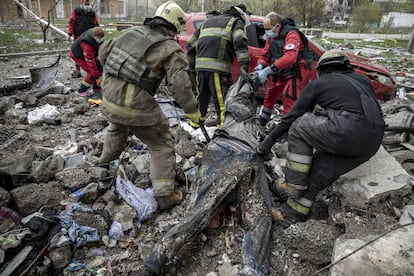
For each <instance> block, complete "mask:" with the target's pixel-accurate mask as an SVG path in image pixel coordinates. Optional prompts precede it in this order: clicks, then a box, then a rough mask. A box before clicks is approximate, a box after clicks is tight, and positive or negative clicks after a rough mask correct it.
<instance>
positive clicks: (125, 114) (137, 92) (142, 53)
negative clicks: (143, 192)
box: [99, 1, 200, 209]
mask: <svg viewBox="0 0 414 276" xmlns="http://www.w3.org/2000/svg"><path fill="white" fill-rule="evenodd" d="M185 20H186V16H185V13H184V11H183V10H182V9H181V7H180V6H179V5H177V4H176V3H175V2H173V1H168V2H166V3H164V4H162V5H161V6H159V7H158V9H157V10H156V12H155V14H154V17H152V18H146V19H145V20H144V24H143V25H142V26H137V27H133V28H131V29H128V31H126V32H124V33H123V34H122V35H121V36H119V37H118V38H115V39H112V40H109V41H107V42H105V43H104V44H103V45H102V46H101V49H100V51H99V56H100V58H101V61H102V63H103V64H104V69H105V70H104V80H103V82H102V89H103V91H102V93H103V113H104V114H105V116H106V117H107V118H108V120H109V121H110V126H109V129H108V132H107V136H106V138H105V142H104V147H103V152H102V154H101V156H100V163H101V164H104V163H107V162H109V161H111V160H114V159H117V158H118V157H119V154H120V153H121V152H122V150H123V149H124V147H125V146H126V142H127V138H128V134H129V133H130V132H132V133H133V134H134V135H135V136H136V137H138V138H139V139H140V140H141V141H142V142H143V143H145V144H146V145H147V146H148V148H149V149H150V152H151V170H150V178H151V182H152V186H153V188H154V196H155V198H156V199H157V202H158V205H159V208H160V209H167V208H170V207H173V206H174V205H177V204H179V203H180V202H181V201H182V200H183V197H184V193H185V190H183V189H181V187H180V189H178V188H177V187H176V185H175V184H176V183H175V176H176V158H175V153H174V139H173V137H172V135H171V133H170V131H169V122H168V119H167V117H166V116H165V115H164V113H163V112H162V110H161V108H160V106H159V105H158V103H157V101H156V100H155V99H154V94H155V92H156V90H157V88H158V86H159V84H160V82H161V80H162V79H164V78H166V83H167V87H168V90H169V92H170V93H171V95H172V97H173V98H174V99H175V100H176V101H177V103H178V104H179V105H180V106H181V107H182V108H183V109H184V111H185V113H186V115H187V117H188V118H189V119H190V120H192V121H193V122H197V123H198V122H199V118H200V112H199V110H198V106H197V101H196V99H195V96H194V94H193V91H192V89H191V88H192V84H191V81H190V77H189V67H188V62H187V57H186V56H185V54H184V52H183V50H182V48H181V47H180V45H179V44H178V43H177V42H176V40H175V39H174V37H175V36H176V34H177V33H179V32H182V31H184V30H185V23H186V21H185ZM138 46H139V47H138Z"/></svg>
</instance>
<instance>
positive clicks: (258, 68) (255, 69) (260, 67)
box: [253, 63, 264, 71]
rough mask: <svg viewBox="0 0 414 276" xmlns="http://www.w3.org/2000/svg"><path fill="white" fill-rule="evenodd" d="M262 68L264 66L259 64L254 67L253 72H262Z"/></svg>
mask: <svg viewBox="0 0 414 276" xmlns="http://www.w3.org/2000/svg"><path fill="white" fill-rule="evenodd" d="M263 68H264V65H263V64H262V63H259V64H257V65H256V67H254V69H253V70H254V71H260V70H263Z"/></svg>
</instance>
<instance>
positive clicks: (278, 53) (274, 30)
mask: <svg viewBox="0 0 414 276" xmlns="http://www.w3.org/2000/svg"><path fill="white" fill-rule="evenodd" d="M263 27H264V28H265V32H266V36H267V38H266V44H265V47H264V48H263V50H262V54H261V56H260V57H259V58H258V64H257V66H256V67H255V68H254V70H255V71H257V72H258V74H259V78H260V81H261V82H262V83H265V82H266V80H267V78H268V76H271V77H273V81H272V84H271V86H269V87H268V89H267V90H266V94H265V98H264V101H263V106H262V108H261V110H260V113H259V115H258V120H259V122H260V124H261V125H262V126H264V125H266V124H267V122H268V121H269V120H270V116H271V114H272V110H273V106H274V105H275V102H276V100H277V99H278V97H279V96H280V95H281V94H282V93H283V95H282V103H283V112H284V113H285V114H287V113H288V112H289V111H290V109H291V108H292V106H293V104H294V103H295V101H296V99H297V98H298V97H299V95H300V92H301V91H302V89H303V87H305V85H306V84H308V83H309V81H310V73H311V70H310V69H311V68H312V67H311V66H312V59H313V55H312V52H311V50H310V48H309V47H308V40H307V38H306V37H305V36H304V35H303V34H302V33H301V32H300V31H299V30H298V28H297V27H296V26H295V23H294V21H293V20H292V19H290V18H285V19H282V17H281V16H280V15H279V14H277V13H275V12H271V13H269V14H267V15H266V16H265V19H264V21H263ZM305 57H306V58H308V60H306V59H305Z"/></svg>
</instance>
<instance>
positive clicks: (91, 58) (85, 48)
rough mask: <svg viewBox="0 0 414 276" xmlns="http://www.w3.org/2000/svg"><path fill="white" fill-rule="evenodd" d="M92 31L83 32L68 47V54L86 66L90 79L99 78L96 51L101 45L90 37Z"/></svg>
mask: <svg viewBox="0 0 414 276" xmlns="http://www.w3.org/2000/svg"><path fill="white" fill-rule="evenodd" d="M91 32H92V29H89V30H87V31H86V32H84V33H83V34H82V35H81V36H80V37H79V38H78V39H77V40H75V42H73V43H72V45H71V46H70V52H71V53H72V55H73V56H74V57H75V58H78V59H82V60H84V61H85V62H86V64H87V67H88V68H87V69H88V70H86V71H87V72H89V73H90V74H91V75H92V77H95V78H99V76H101V73H100V70H99V69H98V67H97V64H96V59H97V58H98V51H99V47H100V45H101V44H98V43H97V42H96V40H95V39H94V38H93V37H92V35H91Z"/></svg>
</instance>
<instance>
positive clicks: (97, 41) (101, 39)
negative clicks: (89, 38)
mask: <svg viewBox="0 0 414 276" xmlns="http://www.w3.org/2000/svg"><path fill="white" fill-rule="evenodd" d="M94 39H95V41H96V43H98V44H101V43H102V42H103V41H104V38H103V37H102V38H99V37H94Z"/></svg>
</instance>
